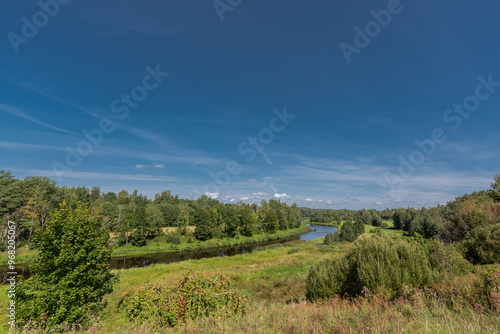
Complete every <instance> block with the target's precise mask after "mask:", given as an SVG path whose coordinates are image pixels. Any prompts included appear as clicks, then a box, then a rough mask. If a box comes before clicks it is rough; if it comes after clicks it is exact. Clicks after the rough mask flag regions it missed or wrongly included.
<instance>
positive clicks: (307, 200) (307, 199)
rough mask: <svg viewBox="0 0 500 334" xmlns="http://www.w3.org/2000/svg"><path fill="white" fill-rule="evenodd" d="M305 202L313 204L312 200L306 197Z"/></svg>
mask: <svg viewBox="0 0 500 334" xmlns="http://www.w3.org/2000/svg"><path fill="white" fill-rule="evenodd" d="M305 201H306V202H314V199H312V198H309V197H308V198H306V199H305Z"/></svg>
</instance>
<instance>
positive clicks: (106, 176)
mask: <svg viewBox="0 0 500 334" xmlns="http://www.w3.org/2000/svg"><path fill="white" fill-rule="evenodd" d="M15 171H16V172H21V173H26V174H27V175H33V176H47V177H59V175H58V173H57V172H56V171H54V170H41V169H15ZM64 178H76V179H95V180H119V181H145V182H157V181H161V182H173V181H177V178H176V177H171V176H158V175H147V174H119V173H99V172H79V171H66V172H65V173H64Z"/></svg>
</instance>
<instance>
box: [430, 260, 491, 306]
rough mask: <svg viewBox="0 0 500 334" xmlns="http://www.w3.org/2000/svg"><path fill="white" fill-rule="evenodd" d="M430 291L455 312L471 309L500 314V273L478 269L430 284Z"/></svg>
mask: <svg viewBox="0 0 500 334" xmlns="http://www.w3.org/2000/svg"><path fill="white" fill-rule="evenodd" d="M431 291H433V292H434V293H435V295H436V296H437V297H438V298H439V299H441V300H442V301H444V302H445V303H446V304H447V305H448V307H450V308H452V309H455V310H457V311H462V310H464V309H470V308H471V307H472V308H474V309H475V310H480V311H482V310H489V311H493V312H494V313H496V314H498V312H500V273H498V272H494V271H490V270H488V269H487V268H478V270H477V272H476V273H474V274H469V275H467V276H462V277H456V278H454V279H453V280H450V281H447V282H441V283H435V284H432V286H431Z"/></svg>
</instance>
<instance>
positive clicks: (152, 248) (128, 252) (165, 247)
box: [0, 225, 310, 265]
mask: <svg viewBox="0 0 500 334" xmlns="http://www.w3.org/2000/svg"><path fill="white" fill-rule="evenodd" d="M309 231H310V228H309V227H308V226H305V225H302V226H301V227H299V228H295V229H290V230H285V231H277V232H276V233H274V234H255V235H254V236H252V237H244V236H238V237H236V238H224V239H211V240H208V241H203V242H201V241H197V240H196V239H194V238H193V237H191V236H187V237H182V238H181V239H180V240H181V243H180V244H178V245H176V244H172V243H168V242H162V241H155V240H148V242H147V245H146V246H144V247H134V246H132V245H126V246H114V247H113V253H112V254H111V257H124V256H140V255H145V254H153V253H180V252H185V251H195V250H204V249H214V248H219V247H228V246H237V245H246V244H253V243H259V242H269V241H274V240H280V239H286V238H289V237H292V236H298V235H301V234H304V233H307V232H309ZM167 232H172V231H167ZM190 241H191V242H190ZM37 254H38V252H37V251H36V250H27V249H26V247H21V248H18V249H17V253H16V263H17V264H25V263H29V262H31V261H32V260H33V259H34V258H35V256H36V255H37ZM8 260H9V259H8V255H7V252H1V253H0V265H7V263H8Z"/></svg>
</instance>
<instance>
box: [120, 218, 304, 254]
mask: <svg viewBox="0 0 500 334" xmlns="http://www.w3.org/2000/svg"><path fill="white" fill-rule="evenodd" d="M310 230H311V229H310V228H309V227H308V226H302V227H299V228H295V229H290V230H285V231H277V232H276V233H274V234H255V235H254V236H252V237H244V236H238V237H236V238H224V239H211V240H207V241H202V242H200V241H195V242H189V241H190V240H191V241H192V240H193V238H192V237H184V238H181V243H180V244H178V245H176V244H171V243H167V242H161V241H154V240H148V243H147V245H146V246H144V247H134V246H132V245H127V246H118V247H115V248H114V250H113V253H112V255H111V256H112V257H123V256H136V255H144V254H152V253H180V252H185V251H196V250H204V249H214V248H219V247H229V246H238V245H246V244H253V243H260V242H269V241H274V240H281V239H286V238H289V237H292V236H298V235H301V234H304V233H307V232H309V231H310Z"/></svg>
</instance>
